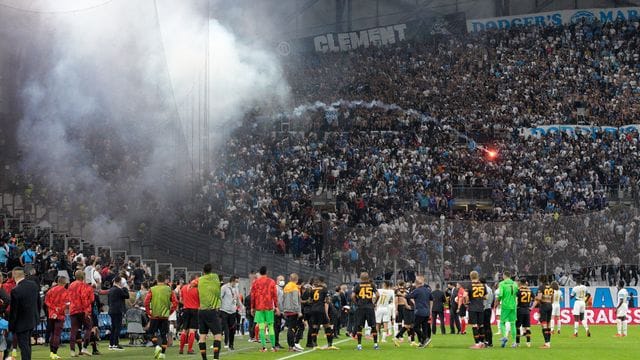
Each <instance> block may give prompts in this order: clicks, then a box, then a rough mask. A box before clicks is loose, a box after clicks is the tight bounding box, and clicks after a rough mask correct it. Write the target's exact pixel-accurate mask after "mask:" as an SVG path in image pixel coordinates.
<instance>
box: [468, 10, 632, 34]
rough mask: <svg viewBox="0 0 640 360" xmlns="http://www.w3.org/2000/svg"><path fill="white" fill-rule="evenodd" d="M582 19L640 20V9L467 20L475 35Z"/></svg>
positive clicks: (559, 12) (572, 11)
mask: <svg viewBox="0 0 640 360" xmlns="http://www.w3.org/2000/svg"><path fill="white" fill-rule="evenodd" d="M582 19H586V20H596V19H597V20H599V21H601V22H603V23H607V22H612V21H617V20H627V21H628V20H640V7H626V8H604V9H578V10H562V11H550V12H543V13H535V14H525V15H517V16H503V17H495V18H486V19H474V20H467V31H468V32H470V33H474V32H479V31H484V30H492V29H508V28H511V27H515V26H528V25H535V26H558V25H562V24H571V23H575V22H578V21H581V20H582Z"/></svg>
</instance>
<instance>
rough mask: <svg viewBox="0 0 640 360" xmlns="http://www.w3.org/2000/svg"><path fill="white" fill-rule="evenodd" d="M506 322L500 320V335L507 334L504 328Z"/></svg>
mask: <svg viewBox="0 0 640 360" xmlns="http://www.w3.org/2000/svg"><path fill="white" fill-rule="evenodd" d="M506 325H507V324H506V323H505V322H504V321H500V333H501V334H503V335H502V336H505V337H506V336H507V329H506Z"/></svg>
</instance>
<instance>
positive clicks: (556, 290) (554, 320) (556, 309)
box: [551, 281, 563, 334]
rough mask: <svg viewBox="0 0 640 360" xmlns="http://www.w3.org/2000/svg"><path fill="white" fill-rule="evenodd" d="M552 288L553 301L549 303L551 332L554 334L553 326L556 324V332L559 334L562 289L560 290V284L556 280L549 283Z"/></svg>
mask: <svg viewBox="0 0 640 360" xmlns="http://www.w3.org/2000/svg"><path fill="white" fill-rule="evenodd" d="M551 287H552V288H553V298H552V300H553V302H552V303H551V333H552V334H555V332H554V327H555V325H557V326H558V334H560V328H561V327H562V321H561V320H560V308H561V306H560V303H561V302H562V300H563V299H562V291H560V285H559V284H558V282H557V281H554V282H552V283H551Z"/></svg>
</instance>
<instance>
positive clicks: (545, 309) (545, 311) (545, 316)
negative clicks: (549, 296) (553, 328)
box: [538, 303, 553, 324]
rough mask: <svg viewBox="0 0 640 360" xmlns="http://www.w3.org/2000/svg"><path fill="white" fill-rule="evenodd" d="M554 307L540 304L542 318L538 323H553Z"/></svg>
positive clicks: (548, 304)
mask: <svg viewBox="0 0 640 360" xmlns="http://www.w3.org/2000/svg"><path fill="white" fill-rule="evenodd" d="M552 310H553V309H552V306H551V304H550V303H541V304H540V318H539V319H538V321H539V322H540V323H547V324H548V323H550V322H551V311H552Z"/></svg>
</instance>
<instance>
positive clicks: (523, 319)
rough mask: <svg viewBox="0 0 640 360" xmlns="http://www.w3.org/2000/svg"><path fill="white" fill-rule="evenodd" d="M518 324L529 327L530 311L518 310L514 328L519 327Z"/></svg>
mask: <svg viewBox="0 0 640 360" xmlns="http://www.w3.org/2000/svg"><path fill="white" fill-rule="evenodd" d="M520 326H522V327H525V328H530V327H531V313H530V312H529V310H528V309H527V311H518V318H517V319H516V329H519V328H520Z"/></svg>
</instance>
